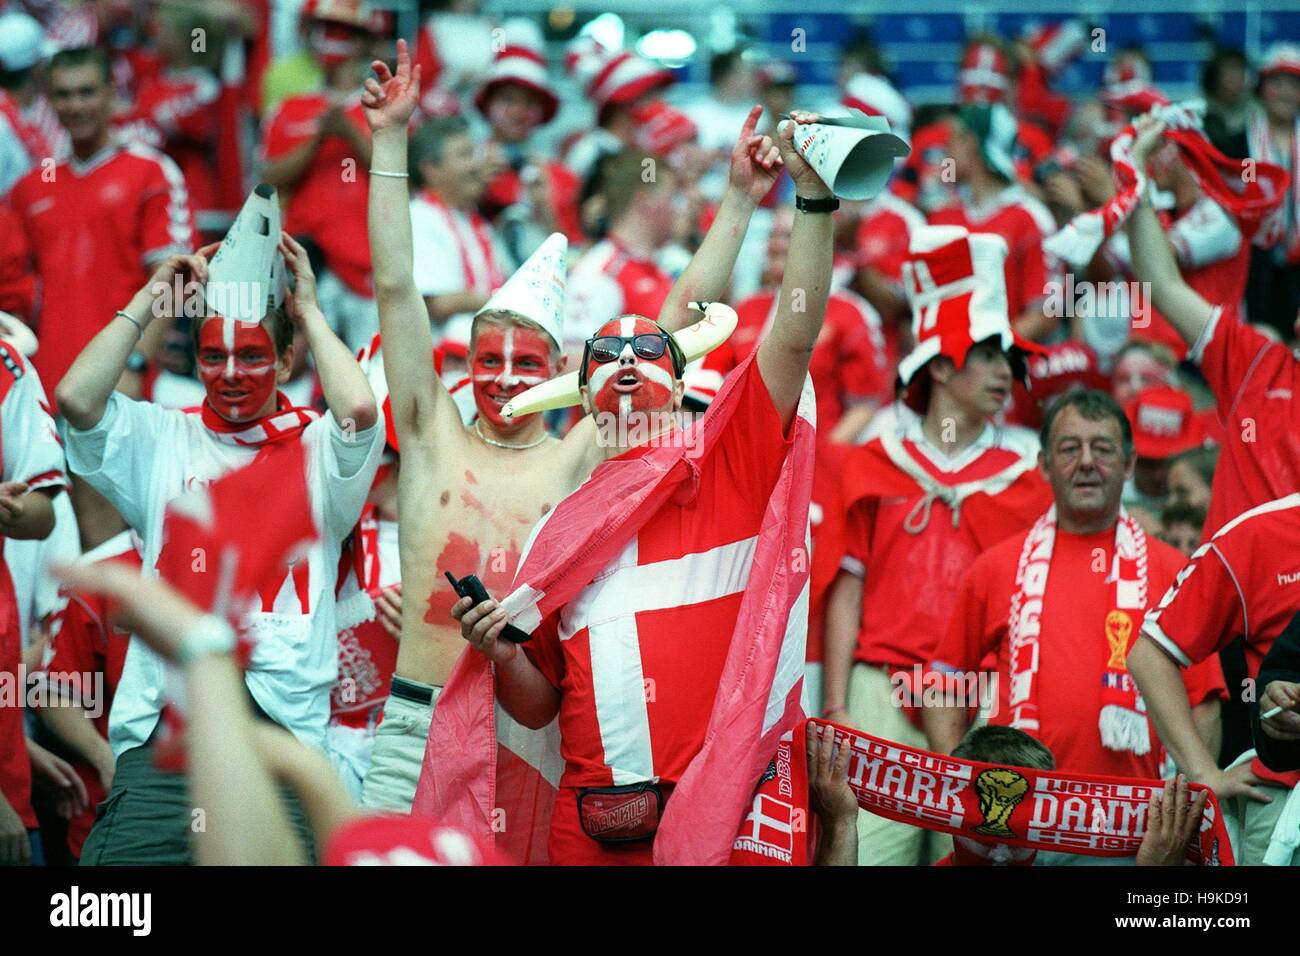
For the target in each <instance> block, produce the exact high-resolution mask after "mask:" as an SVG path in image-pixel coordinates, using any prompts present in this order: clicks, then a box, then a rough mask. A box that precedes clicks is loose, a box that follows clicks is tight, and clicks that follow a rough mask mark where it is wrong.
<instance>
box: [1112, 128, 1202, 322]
mask: <svg viewBox="0 0 1300 956" xmlns="http://www.w3.org/2000/svg"><path fill="white" fill-rule="evenodd" d="M1164 129H1165V124H1164V123H1163V122H1156V121H1152V120H1150V119H1144V120H1140V121H1139V123H1138V135H1137V138H1136V139H1135V140H1134V142H1133V163H1134V165H1136V166H1137V167H1138V168H1139V169H1144V168H1145V167H1146V162H1147V159H1148V157H1149V156H1150V155H1151V152H1152V151H1153V150H1154V149H1155V148H1156V147H1157V146H1158V145H1159V144H1160V135H1161V134H1162V133H1163V132H1164ZM1126 228H1127V229H1128V235H1129V242H1130V246H1131V252H1132V257H1133V275H1134V276H1135V277H1136V279H1137V280H1138V281H1139V282H1141V283H1142V284H1143V298H1144V299H1146V298H1148V289H1149V299H1150V301H1147V302H1144V303H1143V304H1144V305H1145V306H1146V307H1147V308H1150V307H1151V306H1155V308H1156V309H1158V310H1159V311H1160V314H1161V315H1163V316H1164V317H1165V318H1166V319H1168V320H1169V323H1170V324H1171V325H1172V326H1173V327H1174V328H1175V329H1176V330H1177V331H1178V334H1179V335H1180V336H1182V338H1183V341H1184V342H1186V343H1187V344H1188V345H1189V346H1190V345H1192V344H1194V343H1195V342H1196V340H1197V339H1199V338H1200V337H1201V332H1202V331H1204V329H1205V325H1206V323H1207V322H1209V321H1210V313H1211V312H1212V311H1213V306H1212V305H1211V304H1210V303H1208V302H1206V301H1205V300H1204V299H1202V298H1201V297H1200V296H1199V295H1197V294H1196V292H1195V291H1193V289H1192V287H1191V286H1189V285H1188V284H1187V283H1186V281H1184V279H1183V275H1182V273H1181V272H1179V270H1178V261H1177V260H1176V259H1175V258H1174V250H1173V247H1172V246H1170V244H1169V240H1168V239H1167V238H1165V231H1164V229H1162V228H1161V226H1160V220H1159V219H1157V218H1156V214H1155V210H1154V209H1152V208H1151V201H1150V199H1148V198H1147V195H1146V193H1145V192H1144V193H1143V195H1142V196H1141V198H1140V200H1139V202H1138V206H1137V209H1135V210H1134V211H1133V215H1132V216H1131V217H1129V221H1128V224H1127V226H1126Z"/></svg>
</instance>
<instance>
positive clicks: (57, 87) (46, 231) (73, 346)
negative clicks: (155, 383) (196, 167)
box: [9, 49, 194, 396]
mask: <svg viewBox="0 0 1300 956" xmlns="http://www.w3.org/2000/svg"><path fill="white" fill-rule="evenodd" d="M49 85H50V101H51V103H52V104H53V106H54V109H55V111H56V112H57V113H58V115H59V122H60V123H62V124H63V126H64V128H66V129H67V131H68V134H69V136H70V137H71V139H72V153H73V155H72V157H71V158H70V159H69V160H68V161H67V162H66V163H62V164H60V165H59V166H57V167H56V168H55V169H54V170H52V171H51V170H49V169H47V168H45V167H43V166H38V167H37V168H35V169H33V170H31V171H30V172H29V173H28V174H27V175H26V176H24V177H23V178H22V179H20V180H19V181H18V182H17V183H16V184H15V185H14V188H13V190H12V192H11V193H10V194H9V203H10V205H11V207H12V208H13V211H14V213H15V214H16V215H17V217H18V219H19V220H20V222H21V224H22V233H23V239H24V245H25V247H26V250H27V254H28V255H29V256H30V257H31V260H32V263H33V266H34V271H35V273H36V276H37V278H38V279H39V281H40V286H41V292H40V300H41V310H40V314H39V316H37V317H36V322H35V323H34V324H35V325H36V327H37V330H38V337H39V339H40V344H41V348H40V351H39V352H37V353H36V358H35V362H34V364H35V365H36V368H37V370H38V371H40V373H41V381H42V382H43V383H44V385H45V388H46V390H47V392H48V394H49V395H51V396H52V395H53V394H54V389H55V388H56V387H58V384H59V381H60V380H61V379H62V378H63V375H64V373H65V372H66V371H67V370H68V368H69V367H70V366H71V365H72V361H73V359H75V358H76V357H77V354H78V353H79V352H80V351H81V350H82V348H84V347H85V345H86V343H87V342H89V341H90V340H91V339H92V338H93V337H94V336H95V333H96V332H98V331H99V330H100V329H101V328H103V327H104V326H105V325H106V324H107V323H108V321H109V320H110V319H111V318H112V314H113V313H112V309H113V306H114V304H116V303H118V302H124V301H126V300H127V299H129V298H130V297H131V294H132V291H133V290H134V289H137V288H139V287H140V286H141V285H142V284H143V283H144V280H145V279H147V278H148V277H149V274H150V272H151V271H152V269H153V267H154V266H155V265H156V264H157V263H158V262H159V261H160V260H161V259H163V258H165V257H167V256H168V255H172V254H174V253H177V252H181V251H188V250H189V249H192V248H193V247H194V234H193V223H192V218H191V215H190V208H189V200H188V198H187V194H186V190H185V181H184V179H183V178H182V177H181V173H180V170H179V169H177V167H176V164H175V163H173V162H172V161H171V160H170V159H168V158H167V157H166V156H163V155H162V154H161V153H158V152H156V151H154V150H152V149H149V148H148V147H145V146H138V145H129V146H123V145H120V144H117V143H115V142H113V140H112V137H111V135H110V131H109V117H110V115H111V112H112V94H113V89H112V86H111V83H110V78H109V73H108V61H107V59H106V58H105V56H104V54H103V53H102V52H100V51H98V50H90V49H85V50H66V51H63V52H61V53H58V54H55V56H54V57H53V58H52V59H51V61H50V70H49ZM88 289H93V290H95V294H94V296H92V297H90V299H89V300H88V299H87V296H86V291H87V290H88ZM147 348H148V346H146V352H145V354H147Z"/></svg>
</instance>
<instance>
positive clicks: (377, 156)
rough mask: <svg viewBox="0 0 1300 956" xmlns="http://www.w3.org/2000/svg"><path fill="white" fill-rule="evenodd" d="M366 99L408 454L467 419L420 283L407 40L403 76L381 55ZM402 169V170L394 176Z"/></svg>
mask: <svg viewBox="0 0 1300 956" xmlns="http://www.w3.org/2000/svg"><path fill="white" fill-rule="evenodd" d="M372 67H373V69H374V71H375V74H376V75H377V76H378V77H379V80H378V81H376V80H375V79H374V77H370V78H368V79H367V80H366V89H365V92H364V93H363V94H362V96H361V104H362V106H363V107H365V111H366V120H367V121H368V122H369V123H370V129H371V133H372V134H373V135H372V142H373V148H374V151H373V153H372V156H371V161H370V169H371V175H370V223H369V228H370V261H371V268H372V269H373V270H374V276H375V293H376V295H377V297H378V299H379V333H380V336H381V337H382V339H383V344H384V373H385V375H386V376H387V377H388V389H389V398H390V400H391V402H392V409H393V427H394V428H395V429H396V431H397V436H398V440H399V441H401V443H402V449H403V451H406V450H407V448H408V440H407V439H408V436H409V437H410V439H411V443H413V444H416V445H419V444H426V443H427V442H428V440H429V436H430V434H431V433H432V430H433V429H434V427H435V426H436V425H437V423H438V422H439V420H441V421H445V422H454V423H459V417H458V416H457V414H456V406H455V403H453V402H452V400H451V396H450V395H449V394H448V393H447V390H446V388H444V387H443V385H442V382H441V381H440V380H439V379H438V375H437V373H436V372H435V371H434V368H433V359H432V355H433V332H432V330H431V329H430V326H429V312H428V309H426V308H425V305H424V299H422V298H421V297H420V293H419V291H418V290H417V289H416V287H415V274H414V263H413V259H412V253H411V201H410V192H409V190H408V188H407V182H408V180H407V179H406V173H407V168H406V167H407V157H406V128H407V124H408V123H409V122H410V119H411V114H412V113H413V112H414V111H415V105H416V103H417V102H418V99H419V89H420V68H419V67H416V68H415V70H414V71H412V70H411V56H410V53H409V52H408V51H407V47H406V41H405V40H398V41H397V74H396V75H393V74H392V73H391V72H390V71H389V69H388V66H387V65H386V64H384V63H382V62H380V61H379V60H376V61H375V62H374V64H373V65H372ZM387 174H394V175H387Z"/></svg>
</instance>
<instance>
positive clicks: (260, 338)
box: [199, 316, 275, 352]
mask: <svg viewBox="0 0 1300 956" xmlns="http://www.w3.org/2000/svg"><path fill="white" fill-rule="evenodd" d="M231 324H232V325H234V327H235V341H234V347H235V349H240V348H248V347H249V346H254V345H258V346H262V347H264V348H268V349H270V350H271V351H272V352H274V351H275V343H274V342H272V341H271V335H270V333H269V332H267V331H266V326H264V325H262V324H260V323H259V324H257V325H249V324H248V323H247V322H233V323H231ZM225 326H226V320H225V319H224V318H222V317H221V316H214V317H213V318H210V319H208V320H206V321H205V322H204V323H203V325H202V326H200V328H199V348H203V349H222V350H224V349H225V348H226V336H225Z"/></svg>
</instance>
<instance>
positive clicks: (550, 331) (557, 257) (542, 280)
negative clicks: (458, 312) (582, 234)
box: [474, 232, 569, 348]
mask: <svg viewBox="0 0 1300 956" xmlns="http://www.w3.org/2000/svg"><path fill="white" fill-rule="evenodd" d="M568 254H569V240H568V239H566V238H565V237H564V234H563V233H560V232H553V233H551V234H550V235H549V236H547V237H546V241H545V242H543V243H542V244H541V245H540V246H538V248H537V251H536V252H534V253H533V254H532V255H531V256H529V257H528V259H527V260H526V261H525V262H524V264H523V265H521V266H520V267H519V268H518V269H516V270H515V272H514V275H512V276H511V277H510V278H509V279H507V280H506V281H505V284H504V285H503V286H501V288H499V289H497V291H496V292H494V293H492V298H490V299H488V301H487V304H486V305H485V306H483V308H481V309H479V310H478V312H476V313H475V314H474V318H475V319H477V318H478V317H479V316H480V315H482V314H483V313H485V312H513V313H515V314H516V315H518V316H521V317H523V318H525V319H528V320H529V321H530V322H536V323H537V324H538V325H540V326H541V327H542V331H543V332H545V333H546V334H547V335H549V336H550V337H551V340H552V341H553V342H554V343H555V344H556V345H557V346H559V347H560V348H563V347H564V283H565V280H566V279H567V278H568V267H567V265H566V262H567V259H568Z"/></svg>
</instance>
